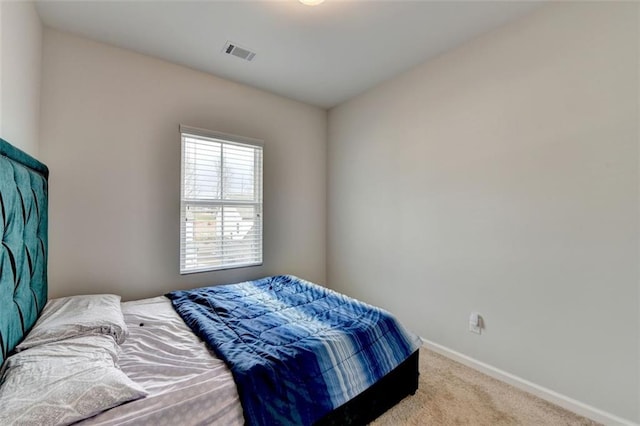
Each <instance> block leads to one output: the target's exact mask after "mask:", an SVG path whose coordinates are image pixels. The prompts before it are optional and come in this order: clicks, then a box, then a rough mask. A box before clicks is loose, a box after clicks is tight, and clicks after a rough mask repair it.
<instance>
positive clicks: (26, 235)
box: [0, 139, 49, 364]
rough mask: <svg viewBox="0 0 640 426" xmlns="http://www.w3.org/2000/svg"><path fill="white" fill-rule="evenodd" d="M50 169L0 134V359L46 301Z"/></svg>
mask: <svg viewBox="0 0 640 426" xmlns="http://www.w3.org/2000/svg"><path fill="white" fill-rule="evenodd" d="M48 178H49V169H47V166H45V165H44V164H42V163H40V162H39V161H38V160H36V159H35V158H33V157H31V156H29V155H27V154H25V153H24V152H22V151H20V150H19V149H17V148H15V147H13V146H12V145H10V144H9V143H7V142H6V141H4V140H3V139H0V216H1V217H0V231H2V232H1V235H2V244H1V245H0V347H1V352H0V364H2V362H4V360H5V359H6V357H7V355H8V354H9V353H10V352H11V351H12V350H13V348H14V347H15V346H16V345H17V344H18V343H19V342H20V341H21V340H22V338H23V337H24V335H25V334H26V333H27V332H28V331H29V330H30V329H31V327H33V324H34V323H35V322H36V320H37V319H38V315H39V314H40V312H41V311H42V308H44V305H45V304H46V303H47V219H48V205H47V204H48V200H47V194H48V185H47V180H48Z"/></svg>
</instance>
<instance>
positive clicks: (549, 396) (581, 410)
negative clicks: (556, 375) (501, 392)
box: [422, 338, 640, 426]
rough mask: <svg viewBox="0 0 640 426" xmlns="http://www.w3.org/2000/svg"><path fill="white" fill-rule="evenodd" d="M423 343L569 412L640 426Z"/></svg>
mask: <svg viewBox="0 0 640 426" xmlns="http://www.w3.org/2000/svg"><path fill="white" fill-rule="evenodd" d="M422 341H423V342H424V346H425V347H426V348H427V349H430V350H432V351H434V352H437V353H439V354H440V355H443V356H445V357H447V358H450V359H452V360H454V361H457V362H459V363H460V364H464V365H466V366H467V367H471V368H473V369H474V370H478V371H480V372H481V373H484V374H486V375H487V376H491V377H493V378H494V379H498V380H500V381H502V382H505V383H508V384H510V385H512V386H514V387H516V388H518V389H521V390H523V391H525V392H528V393H530V394H533V395H535V396H537V397H539V398H542V399H544V400H545V401H549V402H551V403H552V404H555V405H558V406H560V407H562V408H565V409H567V410H569V411H573V412H574V413H576V414H579V415H581V416H584V417H587V418H589V419H592V420H595V421H596V422H600V423H603V424H605V425H607V426H614V425H616V426H640V425H638V423H634V422H632V421H630V420H626V419H623V418H621V417H618V416H616V415H613V414H611V413H607V412H606V411H603V410H599V409H597V408H595V407H592V406H590V405H587V404H585V403H582V402H580V401H577V400H575V399H573V398H569V397H568V396H565V395H562V394H560V393H558V392H555V391H552V390H551V389H547V388H545V387H542V386H540V385H536V384H535V383H532V382H530V381H528V380H525V379H522V378H520V377H518V376H515V375H513V374H511V373H507V372H506V371H502V370H500V369H499V368H496V367H493V366H491V365H489V364H485V363H484V362H481V361H478V360H476V359H473V358H471V357H469V356H467V355H464V354H461V353H460V352H456V351H454V350H453V349H449V348H447V347H445V346H442V345H439V344H437V343H434V342H431V341H429V340H427V339H424V338H422Z"/></svg>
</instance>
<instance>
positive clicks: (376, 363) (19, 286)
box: [0, 139, 420, 425]
mask: <svg viewBox="0 0 640 426" xmlns="http://www.w3.org/2000/svg"><path fill="white" fill-rule="evenodd" d="M48 174H49V172H48V169H47V167H46V166H45V165H44V164H42V163H40V162H38V161H37V160H35V159H34V158H32V157H30V156H28V155H27V154H25V153H23V152H21V151H20V150H18V149H16V148H15V147H13V146H11V145H10V144H9V143H7V142H6V141H3V140H1V139H0V210H1V214H2V218H1V220H0V226H2V230H3V240H2V246H1V247H0V249H1V251H0V271H1V272H0V347H1V349H2V350H1V352H0V362H1V363H2V368H1V369H0V424H70V423H76V422H78V424H83V425H116V424H117V425H123V424H130V425H147V424H148V425H158V424H193V425H196V424H203V425H204V424H224V425H240V424H250V425H253V424H255V425H261V424H317V425H342V424H366V423H368V422H370V421H371V420H373V419H375V418H376V417H378V416H379V415H380V414H382V413H383V412H384V411H386V410H387V409H389V408H390V407H391V406H393V405H395V404H396V403H397V402H399V401H400V400H401V399H403V398H404V397H406V396H407V395H410V394H413V393H414V392H415V391H416V389H417V386H418V351H417V349H418V347H419V346H420V340H419V339H418V338H417V337H416V336H415V335H413V334H411V333H410V332H408V331H407V330H405V329H404V328H403V327H402V325H401V324H399V323H398V322H397V320H396V319H395V318H394V317H393V316H391V315H390V314H388V313H387V312H385V311H383V310H381V309H379V308H375V307H372V306H369V305H366V304H364V303H362V302H358V301H355V300H353V299H350V298H348V297H347V296H344V295H341V294H339V293H336V292H333V291H331V290H329V289H326V288H324V287H321V286H317V285H315V284H313V283H309V282H307V281H305V280H303V279H300V278H297V277H293V276H289V275H282V276H275V277H265V278H263V279H261V280H255V281H250V282H244V283H238V284H233V285H224V286H215V287H206V288H201V289H193V290H186V291H175V292H171V293H168V294H167V295H165V296H161V297H157V298H152V299H145V300H139V301H132V302H124V303H121V301H120V298H119V297H118V296H116V295H85V296H76V297H71V298H61V299H55V300H50V301H48V302H47V247H48V246H47V226H48V223H47V193H48V183H47V182H48Z"/></svg>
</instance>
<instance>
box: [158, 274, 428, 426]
mask: <svg viewBox="0 0 640 426" xmlns="http://www.w3.org/2000/svg"><path fill="white" fill-rule="evenodd" d="M167 297H169V298H170V299H172V303H173V306H174V308H175V309H176V312H178V314H180V316H181V317H182V319H183V320H184V321H185V323H186V324H187V325H189V326H190V327H191V329H192V330H193V331H194V333H195V334H196V335H198V336H199V337H200V338H202V339H203V340H205V341H206V342H208V343H209V345H210V346H211V347H212V348H213V350H214V351H215V352H216V354H217V355H218V356H220V357H221V358H222V359H224V360H225V362H226V363H227V365H228V366H229V368H230V369H231V371H232V373H233V376H234V379H235V382H236V385H237V387H238V393H239V395H240V399H241V401H242V406H243V410H244V415H245V420H246V422H247V424H256V425H272V424H313V423H314V422H316V421H317V420H319V419H320V418H322V417H323V416H324V415H326V414H327V413H329V412H330V411H332V410H333V409H335V408H337V407H339V406H341V405H343V404H344V403H345V402H347V401H349V400H350V399H352V398H353V397H355V396H356V395H358V394H360V393H361V392H363V391H365V390H366V389H367V388H369V387H370V386H371V385H373V384H374V383H375V382H376V381H378V380H379V379H381V378H382V377H383V376H385V375H386V374H387V373H389V372H391V371H392V370H393V369H394V368H395V367H397V366H398V365H399V364H401V363H402V362H403V361H405V360H406V359H407V358H409V356H410V355H411V354H412V353H413V352H414V351H416V350H417V349H418V348H419V346H420V344H421V342H420V339H419V338H418V337H417V336H414V335H412V334H410V333H408V332H407V331H406V330H405V329H404V328H403V327H402V326H401V325H400V324H399V323H398V322H397V320H396V319H395V318H394V317H393V316H391V315H390V314H389V313H387V312H385V311H383V310H382V309H379V308H376V307H373V306H370V305H367V304H365V303H362V302H359V301H356V300H354V299H351V298H349V297H347V296H344V295H342V294H339V293H336V292H333V291H331V290H329V289H326V288H323V287H320V286H318V285H315V284H312V283H309V282H307V281H304V280H301V279H299V278H296V277H293V276H275V277H269V278H264V279H261V280H256V281H249V282H245V283H240V284H233V285H223V286H215V287H205V288H200V289H194V290H185V291H174V292H171V293H169V294H167Z"/></svg>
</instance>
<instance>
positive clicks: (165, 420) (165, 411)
mask: <svg viewBox="0 0 640 426" xmlns="http://www.w3.org/2000/svg"><path fill="white" fill-rule="evenodd" d="M122 313H123V315H124V319H125V322H126V324H127V327H128V329H129V336H128V337H127V339H126V340H125V341H124V343H123V344H122V345H121V346H120V348H121V352H120V358H119V361H118V363H119V364H120V368H121V369H122V371H123V372H124V373H125V374H126V375H127V376H129V378H131V379H132V380H133V381H135V382H136V383H138V384H139V385H140V386H142V387H143V388H144V389H145V390H146V391H147V392H148V393H149V395H148V396H147V397H146V398H142V399H138V400H136V401H131V402H129V403H127V404H123V405H120V406H118V407H115V408H112V409H110V410H108V411H105V412H103V413H101V414H98V415H97V416H95V417H92V418H89V419H86V420H84V421H82V422H80V423H79V425H81V426H89V425H91V426H96V425H100V426H106V425H109V426H115V425H129V426H165V425H166V426H175V425H185V424H189V425H214V424H218V425H225V426H241V425H243V424H244V418H243V415H242V406H241V405H240V399H239V398H238V392H237V390H236V385H235V382H234V381H233V376H232V375H231V371H230V370H229V369H228V368H227V366H226V365H225V363H224V361H222V360H221V359H219V358H218V357H216V356H215V355H214V354H213V353H212V352H211V351H210V350H209V349H208V347H207V345H206V344H205V343H204V342H203V341H202V340H200V339H199V338H198V337H197V336H195V335H194V334H193V332H192V331H191V330H190V329H189V327H187V325H186V324H185V323H184V321H182V319H181V318H180V317H179V316H178V314H177V313H176V311H175V310H174V309H173V307H172V306H171V301H170V300H169V299H167V298H166V297H164V296H161V297H155V298H152V299H144V300H136V301H131V302H124V303H123V304H122Z"/></svg>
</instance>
